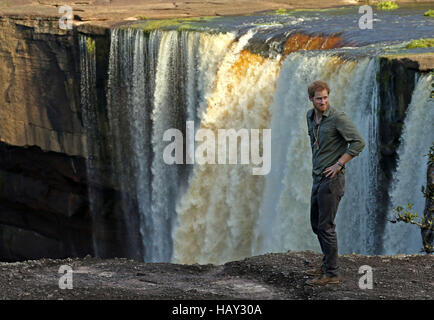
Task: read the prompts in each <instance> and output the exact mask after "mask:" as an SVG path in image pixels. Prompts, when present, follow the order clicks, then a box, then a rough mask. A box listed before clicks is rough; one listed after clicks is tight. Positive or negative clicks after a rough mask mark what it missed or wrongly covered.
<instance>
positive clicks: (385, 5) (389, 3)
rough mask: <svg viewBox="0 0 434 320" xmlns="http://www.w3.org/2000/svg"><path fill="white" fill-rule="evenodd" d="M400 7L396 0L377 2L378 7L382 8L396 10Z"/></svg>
mask: <svg viewBox="0 0 434 320" xmlns="http://www.w3.org/2000/svg"><path fill="white" fill-rule="evenodd" d="M398 8H399V6H398V4H397V3H396V2H395V1H381V2H379V3H378V4H377V9H380V10H395V9H398Z"/></svg>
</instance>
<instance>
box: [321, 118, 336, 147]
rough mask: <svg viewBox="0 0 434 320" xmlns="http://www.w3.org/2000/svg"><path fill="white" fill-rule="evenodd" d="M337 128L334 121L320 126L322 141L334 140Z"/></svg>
mask: <svg viewBox="0 0 434 320" xmlns="http://www.w3.org/2000/svg"><path fill="white" fill-rule="evenodd" d="M336 133H337V130H336V128H335V126H334V125H333V123H327V124H324V125H323V126H321V128H320V143H324V142H326V141H330V140H333V139H334V138H335V137H336Z"/></svg>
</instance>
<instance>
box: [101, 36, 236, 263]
mask: <svg viewBox="0 0 434 320" xmlns="http://www.w3.org/2000/svg"><path fill="white" fill-rule="evenodd" d="M233 38H234V36H233V34H229V33H228V34H213V35H210V34H204V33H193V32H187V31H184V32H176V31H168V32H162V31H158V30H155V31H152V32H150V33H144V32H143V31H141V30H136V29H113V30H112V34H111V47H110V60H109V80H108V92H107V101H108V106H107V108H108V117H109V125H110V133H109V135H110V139H109V141H110V150H111V154H112V160H113V177H114V178H115V182H114V183H115V185H116V186H117V187H118V188H119V190H122V194H123V195H124V196H123V199H121V203H122V207H123V211H124V212H125V214H126V217H125V218H126V222H127V223H128V219H129V218H128V217H129V216H131V215H134V214H135V213H136V212H137V214H138V216H139V217H140V234H141V236H142V241H143V248H144V260H145V261H149V262H161V261H170V260H171V257H172V248H173V243H172V236H171V235H172V232H173V229H174V224H175V221H176V217H177V214H176V208H175V207H176V204H177V202H178V198H179V197H180V195H181V194H182V193H183V190H184V189H185V188H186V187H187V186H186V181H187V177H188V172H189V170H188V169H189V168H188V167H186V166H181V165H168V164H166V163H164V161H163V151H164V149H165V147H166V146H167V144H168V142H167V141H163V134H164V132H165V131H166V130H167V129H172V128H176V129H179V130H181V132H183V133H184V134H185V125H186V124H185V123H186V121H188V120H192V121H195V120H196V125H200V119H201V117H202V112H203V110H204V109H206V106H207V97H208V95H209V94H211V92H212V90H214V80H215V79H214V78H215V74H216V72H217V66H218V62H219V61H220V60H221V59H220V57H221V56H222V55H223V54H224V52H225V51H226V50H227V48H228V46H229V44H230V43H231V42H232V41H233ZM130 227H133V228H134V226H130Z"/></svg>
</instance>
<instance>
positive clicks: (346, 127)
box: [336, 112, 365, 157]
mask: <svg viewBox="0 0 434 320" xmlns="http://www.w3.org/2000/svg"><path fill="white" fill-rule="evenodd" d="M336 129H337V130H338V132H339V133H340V134H341V136H342V137H343V138H344V139H345V141H346V142H347V143H348V147H347V151H346V153H348V154H349V155H351V156H353V157H356V156H358V155H359V153H360V152H362V150H363V148H364V147H365V140H364V139H363V137H362V135H361V134H360V132H359V130H357V128H356V126H355V125H354V123H353V122H352V121H351V119H350V118H349V117H348V116H347V115H346V114H345V113H343V112H339V113H338V114H337V115H336Z"/></svg>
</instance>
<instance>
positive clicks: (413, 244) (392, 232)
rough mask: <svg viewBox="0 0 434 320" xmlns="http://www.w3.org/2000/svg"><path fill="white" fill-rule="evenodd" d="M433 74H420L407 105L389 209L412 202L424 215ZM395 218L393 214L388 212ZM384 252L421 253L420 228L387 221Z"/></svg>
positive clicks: (432, 127) (433, 111)
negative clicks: (423, 191)
mask: <svg viewBox="0 0 434 320" xmlns="http://www.w3.org/2000/svg"><path fill="white" fill-rule="evenodd" d="M431 84H432V75H423V76H420V77H419V80H418V81H417V84H416V87H415V89H414V92H413V95H412V98H411V103H410V105H409V107H408V109H407V113H406V117H405V122H404V127H403V130H402V134H401V139H400V146H399V148H398V165H397V168H396V172H395V174H394V179H393V182H392V188H391V192H390V194H391V206H390V210H389V212H390V213H392V209H393V208H396V207H397V206H402V207H404V208H406V207H407V204H408V203H411V204H413V211H414V212H417V213H418V215H419V218H421V217H423V212H424V208H425V198H424V196H423V194H422V192H421V191H420V190H421V186H425V185H426V172H427V161H428V159H427V156H426V154H427V153H428V151H429V148H430V147H431V145H432V143H433V137H432V133H433V132H434V123H433V121H432V119H434V103H433V100H432V98H430V92H431V90H432V89H431ZM388 219H389V220H393V217H392V214H389V216H388ZM383 241H384V243H383V245H384V254H400V253H418V252H420V250H421V248H422V238H421V233H420V229H419V228H418V227H417V226H415V225H411V224H406V223H403V222H399V223H396V224H392V223H388V224H387V225H386V228H385V233H384V240H383Z"/></svg>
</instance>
